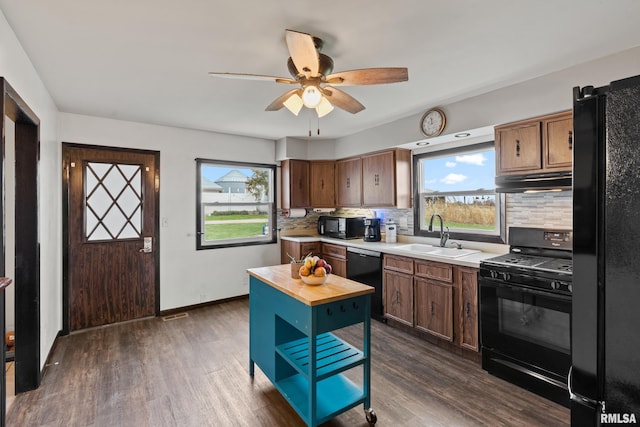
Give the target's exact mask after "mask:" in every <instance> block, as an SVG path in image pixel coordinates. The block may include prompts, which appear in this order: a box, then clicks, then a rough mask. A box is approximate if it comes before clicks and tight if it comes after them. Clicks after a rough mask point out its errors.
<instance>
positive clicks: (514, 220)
mask: <svg viewBox="0 0 640 427" xmlns="http://www.w3.org/2000/svg"><path fill="white" fill-rule="evenodd" d="M505 198H506V213H507V218H506V224H507V227H539V228H563V229H571V228H572V226H573V199H572V193H571V192H570V191H562V192H548V193H508V194H506V197H505ZM320 215H327V214H320V213H316V212H313V210H311V209H308V210H307V215H306V216H305V217H304V218H286V217H285V216H284V214H283V212H282V210H278V228H280V229H281V232H282V233H283V234H293V233H295V232H300V231H303V232H305V231H308V232H314V233H315V230H316V225H317V222H318V217H319V216H320ZM331 215H343V216H365V217H368V218H373V217H378V218H382V219H383V221H384V222H391V221H392V222H395V223H396V224H397V226H398V227H397V228H398V234H399V235H405V236H413V210H412V209H391V208H378V209H376V208H372V209H356V208H338V209H336V210H335V212H334V213H331Z"/></svg>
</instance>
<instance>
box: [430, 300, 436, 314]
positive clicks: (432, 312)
mask: <svg viewBox="0 0 640 427" xmlns="http://www.w3.org/2000/svg"><path fill="white" fill-rule="evenodd" d="M434 314H436V305H435V303H434V302H433V301H431V315H432V316H433V315H434Z"/></svg>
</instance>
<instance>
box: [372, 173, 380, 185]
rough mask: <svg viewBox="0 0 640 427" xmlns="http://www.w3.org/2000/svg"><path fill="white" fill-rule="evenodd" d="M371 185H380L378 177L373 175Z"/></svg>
mask: <svg viewBox="0 0 640 427" xmlns="http://www.w3.org/2000/svg"><path fill="white" fill-rule="evenodd" d="M373 185H380V175H378V174H375V175H373Z"/></svg>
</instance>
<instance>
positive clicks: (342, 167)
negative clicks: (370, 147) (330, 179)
mask: <svg viewBox="0 0 640 427" xmlns="http://www.w3.org/2000/svg"><path fill="white" fill-rule="evenodd" d="M336 193H337V194H336V202H337V206H339V207H353V206H356V207H357V206H360V205H361V195H362V162H361V160H360V158H359V157H355V158H350V159H342V160H337V161H336Z"/></svg>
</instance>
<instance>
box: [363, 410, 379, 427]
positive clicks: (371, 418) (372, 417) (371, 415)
mask: <svg viewBox="0 0 640 427" xmlns="http://www.w3.org/2000/svg"><path fill="white" fill-rule="evenodd" d="M364 416H365V417H366V418H367V422H368V423H369V425H370V426H373V425H375V424H376V421H378V417H377V415H376V413H375V412H374V410H373V409H371V408H369V409H365V411H364Z"/></svg>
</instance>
